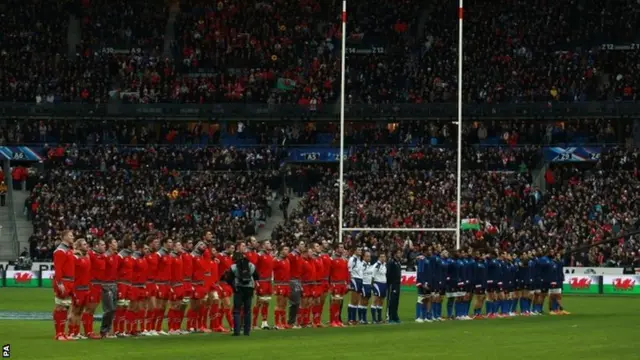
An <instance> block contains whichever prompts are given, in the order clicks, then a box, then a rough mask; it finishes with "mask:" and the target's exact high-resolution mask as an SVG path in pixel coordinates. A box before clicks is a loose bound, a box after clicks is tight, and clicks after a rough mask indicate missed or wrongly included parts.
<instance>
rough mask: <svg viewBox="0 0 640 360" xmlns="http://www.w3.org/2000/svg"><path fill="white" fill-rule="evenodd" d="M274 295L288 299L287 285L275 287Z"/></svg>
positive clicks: (289, 290)
mask: <svg viewBox="0 0 640 360" xmlns="http://www.w3.org/2000/svg"><path fill="white" fill-rule="evenodd" d="M274 294H276V295H278V296H285V297H289V295H291V288H290V287H289V284H279V285H276V286H275V291H274Z"/></svg>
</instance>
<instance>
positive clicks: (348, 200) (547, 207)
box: [0, 0, 640, 265]
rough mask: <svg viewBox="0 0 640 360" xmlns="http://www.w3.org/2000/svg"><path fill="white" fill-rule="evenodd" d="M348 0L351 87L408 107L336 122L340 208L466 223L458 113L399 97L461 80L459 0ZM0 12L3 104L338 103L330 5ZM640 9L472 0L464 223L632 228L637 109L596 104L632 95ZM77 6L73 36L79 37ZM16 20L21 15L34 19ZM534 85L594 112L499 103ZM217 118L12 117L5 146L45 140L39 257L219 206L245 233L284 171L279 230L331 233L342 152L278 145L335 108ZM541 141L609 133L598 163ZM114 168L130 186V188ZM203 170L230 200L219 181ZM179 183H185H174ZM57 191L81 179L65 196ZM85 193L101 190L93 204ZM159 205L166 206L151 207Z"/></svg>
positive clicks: (361, 222) (317, 137) (618, 249)
mask: <svg viewBox="0 0 640 360" xmlns="http://www.w3.org/2000/svg"><path fill="white" fill-rule="evenodd" d="M351 3H353V5H352V6H353V9H350V11H349V13H350V16H349V23H348V29H349V31H348V34H346V36H347V42H348V46H347V52H348V62H347V75H346V77H347V84H346V86H347V93H346V96H347V102H348V105H350V106H362V107H363V108H365V107H366V108H373V109H382V108H385V107H386V106H388V107H393V106H395V105H396V104H403V105H406V104H409V105H407V106H409V107H407V109H408V110H407V111H406V113H410V115H411V116H412V117H413V118H414V120H404V119H402V118H397V119H396V118H393V117H392V116H387V115H388V114H386V113H385V117H384V118H383V119H377V118H366V119H362V118H357V119H356V118H354V119H348V124H347V127H346V129H345V131H346V138H345V142H346V144H347V146H349V147H350V156H349V159H348V162H347V166H346V171H347V176H346V178H347V187H346V188H347V193H346V194H345V214H346V217H345V224H346V225H348V226H353V227H364V226H378V227H414V226H427V227H453V226H456V224H455V177H454V175H455V167H456V154H455V151H454V150H453V148H454V147H455V134H456V128H455V126H454V125H453V123H452V122H451V121H450V119H448V116H442V117H439V118H438V119H437V120H436V119H432V118H431V119H428V120H427V119H422V118H420V115H421V114H417V112H415V111H413V109H417V107H411V105H413V106H425V107H427V106H437V104H438V103H449V102H452V101H454V100H455V98H456V96H457V95H456V94H457V92H456V86H457V79H456V76H457V71H456V68H457V63H456V61H457V54H456V51H457V47H456V41H457V24H456V21H455V14H456V4H455V3H452V2H445V1H442V0H436V1H433V2H429V3H428V4H422V3H419V2H415V1H401V2H390V1H385V0H375V1H373V2H371V1H369V2H358V1H354V2H351ZM0 9H1V11H2V15H3V21H2V23H1V25H0V27H1V29H2V35H1V36H2V39H3V44H4V46H3V48H2V49H1V50H2V53H1V56H0V62H1V63H0V74H2V75H1V76H0V77H1V78H3V79H6V81H3V82H2V84H0V100H2V101H4V102H10V103H14V105H13V106H16V105H15V104H32V105H47V104H62V103H74V102H76V103H84V104H92V105H96V104H100V105H104V104H110V103H118V102H122V103H126V104H149V103H171V104H204V105H207V104H218V105H219V104H225V103H239V104H240V106H243V105H242V104H243V103H262V104H269V105H274V106H275V105H282V104H298V105H302V106H303V107H308V108H309V109H314V110H315V109H319V108H322V107H323V106H325V107H329V106H332V105H333V104H335V100H336V99H337V98H338V96H339V92H338V89H339V86H338V85H339V83H338V79H339V68H340V63H339V55H340V54H339V40H340V37H341V35H342V34H340V26H339V25H340V19H339V16H338V13H337V11H336V10H337V9H339V3H338V2H336V1H329V2H313V1H302V2H288V1H280V0H277V1H273V2H260V3H257V4H256V3H254V2H249V1H244V0H241V1H235V2H233V3H229V2H217V3H216V2H214V3H206V2H202V1H198V0H186V1H180V2H179V3H167V4H161V5H160V4H155V6H154V5H153V4H152V5H149V4H147V3H143V2H140V1H109V2H107V1H103V0H94V1H90V0H85V1H81V2H79V6H78V7H77V8H76V7H74V6H73V3H71V2H58V3H49V2H42V1H39V0H26V1H15V0H10V1H9V2H7V4H5V5H3V6H2V7H0ZM505 9H508V11H507V10H505ZM638 9H639V8H638V4H637V3H636V2H633V1H623V0H620V1H614V2H610V1H603V0H590V1H588V2H587V3H585V2H572V1H567V0H562V1H557V2H554V3H548V2H545V1H534V2H531V1H528V2H527V1H522V0H515V1H506V0H503V1H492V2H479V3H478V4H475V5H474V6H473V7H470V8H469V10H468V11H467V13H466V14H465V21H466V23H465V24H466V25H465V26H466V27H465V29H466V34H465V45H464V52H465V59H464V61H465V63H464V65H465V68H464V74H463V77H464V79H465V80H464V99H463V101H464V102H465V104H490V105H491V106H492V107H491V108H490V111H488V112H485V113H483V114H482V115H484V116H475V115H474V116H472V117H470V118H469V119H466V120H469V121H465V123H464V128H463V132H464V152H463V168H464V172H463V189H464V191H463V217H464V218H474V219H475V218H477V219H478V220H479V222H480V223H481V230H480V232H465V234H464V235H465V237H464V244H465V246H472V245H475V244H476V243H478V242H491V243H492V244H497V245H498V246H499V247H501V248H503V249H507V248H509V249H513V248H515V249H519V250H524V249H531V248H541V247H543V246H551V247H556V246H561V247H573V246H577V245H580V244H585V243H588V242H592V241H597V240H598V239H603V238H606V237H608V236H610V235H611V234H616V233H618V232H620V231H623V230H626V229H629V228H632V227H633V226H634V225H635V221H636V219H637V215H636V214H637V210H638V209H637V206H638V205H637V203H638V202H637V200H638V199H637V198H636V197H637V195H635V194H637V193H638V191H637V190H638V181H637V180H638V174H637V167H638V166H637V165H638V156H639V154H638V151H637V145H638V142H637V141H638V139H636V138H635V136H636V135H635V128H636V127H637V125H636V126H634V123H636V122H637V121H638V120H637V119H636V118H635V117H636V116H637V111H636V112H635V113H633V114H632V117H631V118H625V119H622V120H621V118H620V117H619V116H618V114H616V116H611V114H608V113H607V111H609V110H611V109H617V108H619V107H624V106H628V104H629V103H630V102H632V101H634V100H636V96H637V95H636V94H637V89H638V85H640V84H638V79H639V78H640V77H639V76H638V74H637V71H638V67H637V66H636V64H637V63H638V60H639V59H638V54H639V53H640V51H638V49H640V39H639V38H638V36H637V32H636V31H635V29H637V28H638V27H640V26H639V25H640V24H639V21H640V19H639V18H638V16H639V15H638V14H640V12H638ZM70 15H71V16H70ZM74 16H75V17H76V18H77V19H78V20H79V21H80V24H81V26H80V29H79V31H80V33H81V41H80V43H79V44H78V46H77V48H76V49H75V54H71V53H72V52H70V51H68V50H69V47H70V45H71V44H70V42H69V39H68V37H69V36H68V33H69V32H70V31H69V29H70V28H71V23H72V21H71V22H70V21H69V19H70V18H71V19H73V17H74ZM265 18H268V19H272V20H273V21H267V22H265V21H263V19H265ZM25 24H28V28H29V29H31V30H32V31H24V29H25ZM167 29H173V30H174V31H173V33H171V32H167V31H166V30H167ZM171 38H173V39H174V40H171ZM167 44H169V47H167ZM588 101H607V103H606V104H607V105H606V106H595V105H592V103H587V102H588ZM532 102H536V103H540V104H543V105H540V107H539V109H543V110H545V109H551V110H553V109H555V108H556V107H558V108H559V106H558V104H559V103H565V104H567V105H566V106H567V107H570V108H572V109H573V108H578V107H580V108H581V109H583V108H584V109H586V110H584V109H583V110H581V111H583V112H584V113H588V114H587V115H585V116H582V115H584V113H581V114H580V116H576V115H574V114H568V113H567V114H562V113H561V110H560V114H559V115H558V112H554V113H548V112H544V111H543V112H541V113H524V112H523V113H522V117H520V116H515V115H514V116H512V117H506V118H505V117H502V118H501V119H496V118H495V117H493V116H492V115H495V114H494V112H497V111H499V109H500V108H501V107H508V106H513V107H518V106H521V105H522V104H523V103H532ZM61 106H62V107H63V106H66V104H62V105H61ZM493 106H495V107H493ZM26 107H27V106H26V105H25V108H26ZM36 110H37V109H36ZM34 112H35V111H34ZM221 114H222V115H220V117H216V118H209V119H206V118H200V119H197V120H192V119H189V120H188V121H183V122H181V121H176V119H170V118H160V119H155V118H142V116H141V118H137V116H136V119H134V118H127V119H118V120H116V121H113V120H104V119H100V118H99V117H95V118H91V119H79V118H78V117H76V116H75V115H74V114H71V115H68V114H65V116H55V117H54V116H51V117H49V116H47V115H48V114H45V115H43V116H40V117H38V118H35V117H34V118H31V117H25V116H23V115H22V116H18V115H15V116H14V115H12V114H11V113H10V112H7V113H6V114H3V115H5V116H3V122H2V124H1V125H0V127H1V130H2V131H1V134H0V143H2V145H9V146H11V145H29V146H33V148H34V149H38V151H40V155H42V156H43V157H44V158H45V161H44V162H43V164H42V165H41V166H40V169H39V170H36V168H38V166H32V167H31V168H30V169H29V170H30V176H29V180H28V181H27V182H28V183H29V188H30V189H31V191H32V193H31V196H30V197H29V199H28V201H29V203H28V204H27V206H26V208H27V213H28V215H29V217H30V219H32V221H33V224H34V229H35V230H36V231H35V234H34V236H33V237H32V241H31V244H32V255H34V257H36V258H46V257H47V256H48V252H49V251H50V249H51V247H52V246H53V245H54V239H55V233H56V231H59V230H60V229H61V227H63V226H70V225H73V226H74V227H75V228H78V229H82V231H84V232H88V233H91V234H92V236H93V233H96V232H97V233H96V234H101V233H102V232H104V233H112V234H114V235H117V236H119V235H121V234H122V232H123V231H124V229H136V230H135V231H137V234H139V235H140V236H142V235H143V234H145V233H147V232H149V231H152V230H153V231H163V232H168V233H172V234H182V236H192V234H195V233H196V232H197V231H198V230H201V229H202V224H200V223H198V220H197V219H195V216H191V218H190V219H189V220H187V219H185V218H184V216H185V214H188V213H189V214H190V213H193V212H194V211H198V212H200V213H201V214H202V215H201V216H202V217H203V218H206V217H207V216H209V217H211V218H213V217H214V214H216V215H215V218H216V221H217V222H216V224H218V225H216V226H215V227H214V228H215V232H216V235H217V236H218V237H220V238H224V237H229V238H234V237H239V236H243V235H244V234H245V233H247V229H248V228H250V227H254V228H255V225H259V224H260V223H261V222H264V220H266V218H267V217H268V213H269V209H270V205H269V203H268V202H269V200H271V199H272V198H273V195H272V192H273V191H275V190H277V189H280V188H281V187H282V183H281V182H282V179H283V178H284V179H285V183H286V186H287V187H289V188H290V190H291V191H293V193H297V194H301V195H303V200H302V202H301V206H300V207H299V208H297V209H295V210H294V211H293V212H292V213H291V216H290V217H289V220H288V221H287V222H286V223H284V224H282V225H281V226H279V227H277V228H276V229H275V231H274V232H273V239H274V240H277V241H278V242H288V241H293V240H294V239H295V238H298V237H301V236H304V237H308V238H311V239H314V240H322V239H335V237H336V234H337V233H336V231H337V199H338V197H337V188H336V184H337V178H336V172H335V164H322V165H317V164H305V165H296V164H293V165H292V164H290V163H292V161H291V159H289V157H290V154H289V153H290V152H292V151H294V150H292V149H295V148H296V147H299V148H301V149H302V148H309V149H311V148H315V147H317V148H321V149H322V148H324V149H327V148H331V147H335V145H336V144H337V141H338V140H339V137H338V134H339V128H338V126H337V125H336V123H335V122H334V121H335V118H333V119H332V121H326V122H323V121H314V122H311V121H305V122H294V121H284V120H286V119H284V118H285V117H286V116H283V118H282V119H279V120H278V121H271V122H269V121H266V122H262V121H261V120H254V119H251V118H246V119H245V118H238V119H234V120H233V121H231V120H229V119H227V118H225V115H226V114H225V113H224V112H221ZM92 115H93V114H92ZM116 115H117V114H116ZM136 115H138V114H136ZM394 115H395V113H394ZM195 117H196V116H194V118H195ZM416 117H417V118H418V119H415V118H416ZM431 117H435V116H431ZM443 119H444V120H443ZM271 120H273V119H271ZM352 120H353V121H352ZM639 139H640V138H639ZM372 144H375V145H377V146H373V145H372ZM249 145H251V146H249ZM547 146H557V147H561V148H569V147H588V146H594V147H597V148H599V149H601V150H602V151H601V152H599V153H598V154H599V156H600V158H599V159H591V160H595V161H585V162H579V163H578V162H574V163H570V164H567V163H558V162H551V161H549V159H548V158H546V157H545V154H546V152H545V151H546V148H545V147H547ZM298 160H299V159H298ZM287 162H288V163H289V164H286V163H287ZM22 165H24V164H22ZM229 170H231V172H228V171H229ZM239 171H244V172H239ZM283 174H284V175H283ZM123 184H130V185H131V186H130V187H127V190H126V191H125V190H124V189H123V187H122V185H123ZM205 186H206V187H207V189H209V190H211V189H213V188H215V189H216V190H215V194H217V195H216V196H220V197H222V198H223V199H224V200H223V201H218V200H220V199H219V198H216V199H210V196H209V194H208V193H205V192H204V190H203V189H204V187H205ZM201 187H202V188H201ZM174 190H176V191H177V192H178V196H177V197H175V198H173V197H172V196H170V195H167V194H171V193H172V192H173V191H174ZM69 193H71V194H73V193H76V194H77V196H65V197H62V195H61V194H69ZM125 196H126V197H129V196H131V197H135V198H138V199H139V201H137V202H132V203H131V204H129V205H122V204H128V202H126V201H123V200H122V197H125ZM96 199H99V201H102V202H104V203H105V206H104V207H102V208H101V209H97V210H96V209H95V207H94V206H93V205H92V204H93V202H94V201H95V200H96ZM214 200H215V201H214ZM147 203H150V204H151V205H150V206H147V205H146V204H147ZM452 204H453V205H452ZM452 206H453V207H452ZM161 207H163V208H164V207H166V208H168V209H170V210H169V211H168V212H165V213H162V212H160V211H159V210H158V209H159V208H161ZM96 211H98V212H96ZM100 211H104V212H105V213H104V214H100ZM137 211H142V213H143V214H144V216H143V217H141V218H140V219H138V220H136V221H135V223H134V222H127V221H131V220H129V219H130V218H131V216H129V215H127V214H133V213H134V212H137ZM237 211H242V212H243V214H244V215H241V216H236V215H238V214H239V213H237ZM118 212H121V213H120V214H118ZM234 212H236V213H235V214H236V215H233V213H234ZM61 217H62V219H63V220H59V219H60V218H61ZM101 217H104V218H101ZM232 218H234V219H236V220H230V219H232ZM83 219H84V220H83ZM149 223H152V224H153V227H152V228H151V227H150V226H149ZM489 224H491V225H489ZM174 228H175V230H174ZM245 228H247V229H245ZM347 240H348V241H349V243H352V244H354V243H361V244H366V245H367V246H368V247H370V248H373V246H376V247H377V249H378V251H379V250H380V249H381V248H385V247H386V248H388V247H389V246H392V245H393V246H402V247H404V248H406V256H407V259H410V258H411V256H412V255H411V254H412V253H415V252H413V251H412V250H411V249H414V248H416V247H417V246H419V245H422V244H431V243H434V244H437V245H439V246H444V247H449V248H450V247H451V246H452V241H453V237H452V236H451V235H450V234H445V233H430V234H408V233H407V234H399V233H398V234H394V233H386V234H384V235H382V234H375V235H374V234H364V233H358V234H350V236H349V237H348V238H347ZM42 249H44V250H42ZM638 249H639V247H638V244H637V242H635V241H634V240H633V239H631V240H629V241H621V242H620V243H613V244H609V245H606V246H600V247H594V248H592V249H590V250H588V252H586V253H583V254H576V255H575V256H574V258H573V260H572V261H573V263H575V264H589V265H592V264H599V265H601V264H607V263H624V262H627V261H628V260H629V259H632V258H633V257H634V256H635V255H634V253H635V252H637V251H638Z"/></svg>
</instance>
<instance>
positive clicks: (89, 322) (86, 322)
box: [82, 312, 93, 334]
mask: <svg viewBox="0 0 640 360" xmlns="http://www.w3.org/2000/svg"><path fill="white" fill-rule="evenodd" d="M82 327H83V328H84V333H85V334H91V333H92V332H93V314H89V313H85V312H83V313H82Z"/></svg>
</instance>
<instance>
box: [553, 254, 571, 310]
mask: <svg viewBox="0 0 640 360" xmlns="http://www.w3.org/2000/svg"><path fill="white" fill-rule="evenodd" d="M550 257H551V258H552V260H551V269H552V272H553V275H552V278H553V280H552V281H551V284H550V286H549V314H551V315H568V314H569V312H567V311H565V310H564V307H563V306H562V284H563V283H564V268H563V267H564V261H563V260H562V257H561V256H560V254H556V255H555V257H553V254H551V256H550Z"/></svg>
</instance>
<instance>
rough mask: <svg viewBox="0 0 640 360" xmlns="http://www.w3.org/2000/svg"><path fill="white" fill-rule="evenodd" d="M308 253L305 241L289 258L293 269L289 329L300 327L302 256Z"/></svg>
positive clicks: (298, 245) (290, 284)
mask: <svg viewBox="0 0 640 360" xmlns="http://www.w3.org/2000/svg"><path fill="white" fill-rule="evenodd" d="M305 252H306V245H305V242H304V241H303V240H301V241H299V242H298V244H297V245H296V248H294V249H293V250H292V251H291V252H290V253H289V255H287V258H288V259H289V264H290V267H291V281H290V283H289V288H290V293H289V320H288V325H289V327H299V324H298V323H297V321H298V319H299V316H298V312H299V309H300V305H301V301H302V291H303V289H302V284H301V283H300V281H301V279H300V277H301V275H302V263H303V262H304V259H302V254H304V253H305Z"/></svg>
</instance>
